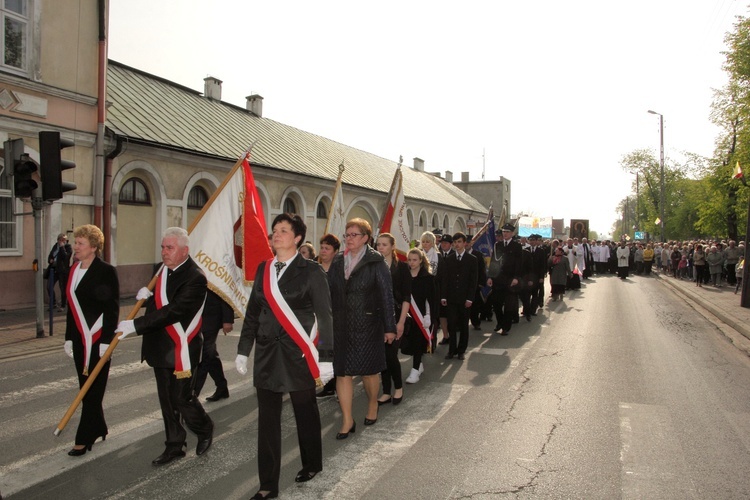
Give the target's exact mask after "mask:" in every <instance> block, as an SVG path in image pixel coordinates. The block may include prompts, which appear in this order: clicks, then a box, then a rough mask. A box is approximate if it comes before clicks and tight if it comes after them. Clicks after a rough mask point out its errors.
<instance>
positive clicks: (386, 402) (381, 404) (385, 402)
mask: <svg viewBox="0 0 750 500" xmlns="http://www.w3.org/2000/svg"><path fill="white" fill-rule="evenodd" d="M394 399H396V398H392V397H389V398H388V399H386V400H385V401H381V400H379V399H378V406H383V405H387V404H388V403H390V402H391V401H393V400H394Z"/></svg>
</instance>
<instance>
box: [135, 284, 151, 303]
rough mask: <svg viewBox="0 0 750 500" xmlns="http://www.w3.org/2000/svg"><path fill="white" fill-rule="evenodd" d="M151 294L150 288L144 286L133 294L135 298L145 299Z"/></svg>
mask: <svg viewBox="0 0 750 500" xmlns="http://www.w3.org/2000/svg"><path fill="white" fill-rule="evenodd" d="M152 295H153V293H152V292H151V290H149V289H148V288H146V287H145V286H144V287H143V288H141V289H140V290H138V293H136V294H135V300H146V299H148V298H151V296H152Z"/></svg>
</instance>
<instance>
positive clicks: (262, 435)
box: [255, 387, 323, 491]
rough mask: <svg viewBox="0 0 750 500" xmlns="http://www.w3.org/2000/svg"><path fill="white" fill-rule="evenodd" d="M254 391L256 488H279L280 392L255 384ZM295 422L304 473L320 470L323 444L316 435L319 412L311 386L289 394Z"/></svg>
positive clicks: (317, 433)
mask: <svg viewBox="0 0 750 500" xmlns="http://www.w3.org/2000/svg"><path fill="white" fill-rule="evenodd" d="M255 389H256V392H257V394H258V476H259V477H260V489H261V490H265V491H279V475H280V474H281V403H282V397H283V396H284V394H283V393H281V392H274V391H269V390H267V389H261V388H260V387H256V388H255ZM289 399H291V400H292V408H293V409H294V420H295V421H296V422H297V439H298V441H299V451H300V458H301V459H302V468H303V470H305V471H307V472H320V471H322V470H323V444H322V440H321V437H320V413H319V412H318V402H317V401H316V400H315V388H312V389H306V390H303V391H292V392H290V393H289Z"/></svg>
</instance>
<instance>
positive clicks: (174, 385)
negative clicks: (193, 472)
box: [154, 368, 214, 449]
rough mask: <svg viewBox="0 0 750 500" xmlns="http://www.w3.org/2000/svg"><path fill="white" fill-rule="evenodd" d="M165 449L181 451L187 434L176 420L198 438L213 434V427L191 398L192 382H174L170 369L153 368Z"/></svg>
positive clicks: (184, 380)
mask: <svg viewBox="0 0 750 500" xmlns="http://www.w3.org/2000/svg"><path fill="white" fill-rule="evenodd" d="M154 376H155V377H156V390H157V392H158V394H159V405H160V406H161V415H162V418H163V419H164V431H165V432H166V434H167V441H166V445H167V449H182V447H183V446H184V444H185V438H186V437H187V432H185V428H184V427H183V426H182V424H181V423H180V419H182V420H183V421H184V422H185V425H186V426H187V428H188V429H190V431H191V432H193V433H195V434H196V435H198V437H199V438H202V437H203V436H206V435H208V434H210V433H211V432H212V431H213V428H214V423H213V421H211V418H210V417H209V416H208V414H207V413H206V410H204V409H203V406H201V404H200V402H199V401H198V398H197V397H195V396H194V395H193V390H192V385H193V378H192V377H187V378H177V377H175V376H174V369H173V368H154Z"/></svg>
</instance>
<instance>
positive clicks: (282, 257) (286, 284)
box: [235, 213, 333, 498]
mask: <svg viewBox="0 0 750 500" xmlns="http://www.w3.org/2000/svg"><path fill="white" fill-rule="evenodd" d="M272 228H273V233H272V234H273V237H272V239H271V241H272V244H273V249H274V251H275V256H274V258H273V259H271V260H268V261H266V262H263V263H261V264H260V265H259V266H258V270H257V272H256V274H255V283H254V285H253V289H252V292H251V293H250V299H249V300H248V303H247V312H246V314H245V322H244V324H243V325H242V333H241V335H240V341H239V345H238V346H237V359H236V361H235V364H236V365H237V371H238V372H239V373H240V374H242V375H244V374H246V373H247V357H248V356H249V355H250V351H251V350H252V349H253V345H254V346H255V363H254V367H253V384H254V385H255V389H256V393H257V396H258V474H259V476H260V490H259V491H258V492H257V493H256V494H255V496H254V497H253V498H275V497H276V496H278V492H279V475H280V472H281V406H282V405H281V403H282V397H283V395H284V393H285V392H288V393H289V399H291V401H292V407H293V408H294V417H295V420H296V423H297V435H298V440H299V447H300V456H301V458H302V470H300V471H299V473H298V474H297V477H296V478H295V479H294V480H295V481H296V482H305V481H309V480H310V479H312V478H313V477H315V475H316V474H317V473H318V472H320V471H321V470H322V469H323V448H322V442H321V436H320V413H319V412H318V403H317V400H316V399H315V386H316V382H317V380H316V379H319V378H320V372H321V369H322V368H323V367H322V366H321V364H323V363H320V362H319V360H323V358H326V359H330V356H331V349H332V347H333V343H332V334H333V326H332V318H331V296H330V294H329V293H328V280H327V279H326V274H325V272H324V271H323V269H322V268H321V267H320V265H319V264H318V263H317V262H313V261H311V260H308V259H305V258H304V257H302V255H300V253H299V252H298V251H297V249H298V247H299V245H300V243H301V242H302V240H303V239H304V238H305V233H306V231H307V227H306V226H305V224H304V222H302V218H301V217H300V216H298V215H291V214H286V213H284V214H280V215H278V216H277V217H276V218H275V219H274V221H273V225H272ZM316 323H317V330H316ZM318 334H319V342H318V348H317V349H316V348H315V345H314V340H315V338H316V336H318Z"/></svg>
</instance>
